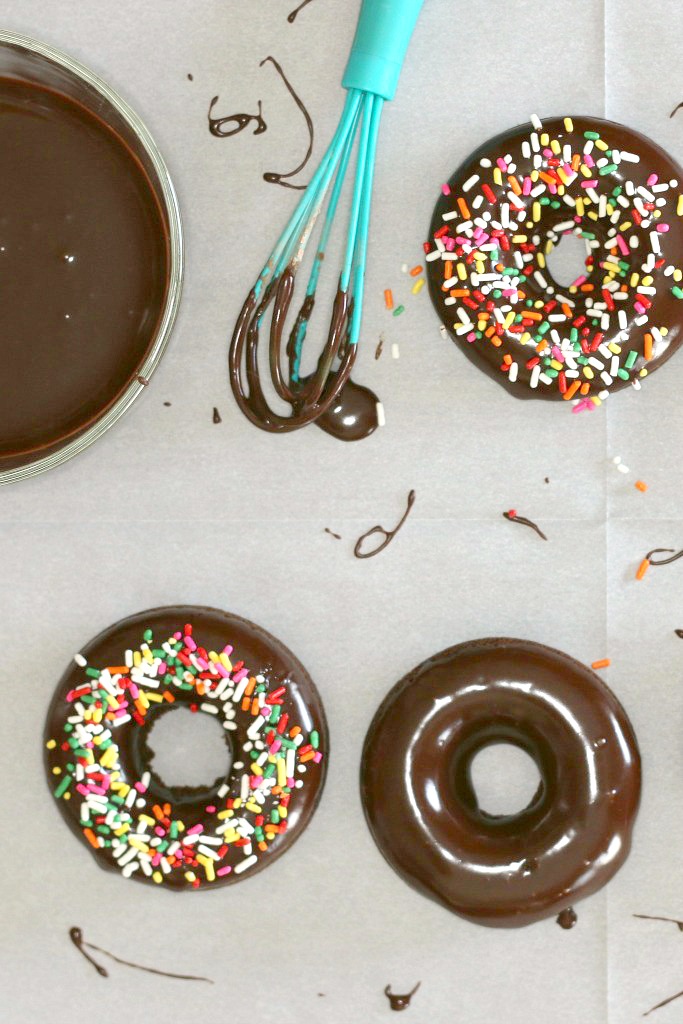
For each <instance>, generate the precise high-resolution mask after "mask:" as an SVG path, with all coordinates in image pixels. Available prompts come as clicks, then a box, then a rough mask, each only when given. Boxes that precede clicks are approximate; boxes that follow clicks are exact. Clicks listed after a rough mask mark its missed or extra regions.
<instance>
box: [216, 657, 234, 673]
mask: <svg viewBox="0 0 683 1024" xmlns="http://www.w3.org/2000/svg"><path fill="white" fill-rule="evenodd" d="M218 660H219V661H220V663H221V665H223V666H224V667H225V668H227V670H228V672H232V662H231V661H230V658H229V657H228V656H227V654H219V655H218Z"/></svg>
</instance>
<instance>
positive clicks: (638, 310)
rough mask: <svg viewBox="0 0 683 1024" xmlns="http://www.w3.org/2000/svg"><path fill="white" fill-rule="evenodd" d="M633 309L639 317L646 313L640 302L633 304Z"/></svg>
mask: <svg viewBox="0 0 683 1024" xmlns="http://www.w3.org/2000/svg"><path fill="white" fill-rule="evenodd" d="M633 308H634V309H635V311H636V313H640V315H641V316H642V315H643V314H644V313H646V312H647V310H646V309H645V306H644V305H643V304H642V302H634V303H633Z"/></svg>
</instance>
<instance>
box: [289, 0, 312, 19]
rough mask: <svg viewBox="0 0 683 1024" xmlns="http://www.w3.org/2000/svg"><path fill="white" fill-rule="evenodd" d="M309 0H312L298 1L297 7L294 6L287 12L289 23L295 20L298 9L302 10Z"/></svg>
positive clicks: (310, 0)
mask: <svg viewBox="0 0 683 1024" xmlns="http://www.w3.org/2000/svg"><path fill="white" fill-rule="evenodd" d="M311 2H312V0H303V3H300V4H299V6H298V7H296V8H295V9H294V10H293V11H290V12H289V14H288V15H287V21H288V22H289V24H290V25H293V24H294V22H295V21H296V16H297V14H298V13H299V11H303V9H304V7H308V5H309V4H310V3H311Z"/></svg>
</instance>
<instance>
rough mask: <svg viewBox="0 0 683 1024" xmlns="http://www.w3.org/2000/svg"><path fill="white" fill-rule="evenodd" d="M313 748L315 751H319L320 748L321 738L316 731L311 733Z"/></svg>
mask: <svg viewBox="0 0 683 1024" xmlns="http://www.w3.org/2000/svg"><path fill="white" fill-rule="evenodd" d="M311 746H312V747H313V749H314V750H317V749H318V747H319V746H320V736H319V735H318V733H317V732H316V730H315V729H314V730H313V732H312V733H311Z"/></svg>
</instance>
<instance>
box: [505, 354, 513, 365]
mask: <svg viewBox="0 0 683 1024" xmlns="http://www.w3.org/2000/svg"><path fill="white" fill-rule="evenodd" d="M503 362H504V363H505V365H506V366H511V365H512V356H511V355H508V354H506V355H504V356H503Z"/></svg>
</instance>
